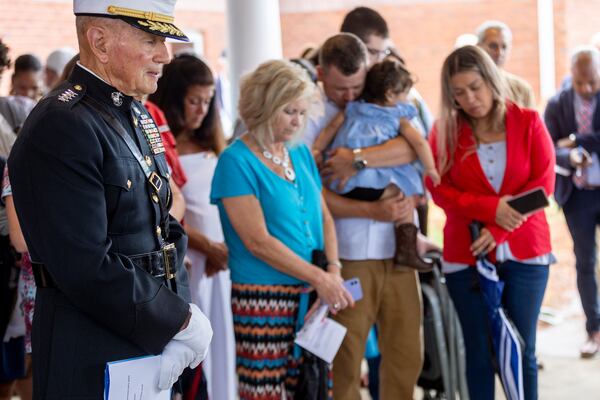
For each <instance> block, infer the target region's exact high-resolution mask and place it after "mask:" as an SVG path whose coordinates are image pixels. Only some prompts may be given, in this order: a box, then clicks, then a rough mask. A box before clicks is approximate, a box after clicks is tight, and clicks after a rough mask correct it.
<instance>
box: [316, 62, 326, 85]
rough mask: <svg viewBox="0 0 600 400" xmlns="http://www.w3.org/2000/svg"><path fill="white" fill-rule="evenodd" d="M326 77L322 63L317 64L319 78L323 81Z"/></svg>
mask: <svg viewBox="0 0 600 400" xmlns="http://www.w3.org/2000/svg"><path fill="white" fill-rule="evenodd" d="M324 77H325V70H324V69H323V67H322V66H321V65H317V80H318V81H321V82H323V78H324Z"/></svg>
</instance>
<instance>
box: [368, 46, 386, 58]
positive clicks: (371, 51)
mask: <svg viewBox="0 0 600 400" xmlns="http://www.w3.org/2000/svg"><path fill="white" fill-rule="evenodd" d="M367 51H368V52H369V55H370V56H373V57H377V59H378V60H381V59H383V58H384V57H386V56H389V55H390V54H391V51H390V49H383V50H378V49H374V48H372V47H367Z"/></svg>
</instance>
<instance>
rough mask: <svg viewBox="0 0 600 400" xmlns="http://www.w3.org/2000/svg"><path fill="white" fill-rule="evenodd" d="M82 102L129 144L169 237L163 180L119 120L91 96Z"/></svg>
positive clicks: (167, 210)
mask: <svg viewBox="0 0 600 400" xmlns="http://www.w3.org/2000/svg"><path fill="white" fill-rule="evenodd" d="M82 101H83V102H84V103H86V104H88V105H89V106H90V107H92V108H93V109H94V110H96V111H97V112H98V113H99V114H100V116H101V117H102V119H104V121H105V122H106V123H107V124H108V125H110V127H111V128H113V129H114V130H116V131H117V132H118V133H119V136H121V138H122V139H123V140H124V141H125V144H127V147H128V148H129V151H130V152H131V154H133V157H134V158H135V159H136V160H137V162H138V164H139V165H140V167H142V170H143V171H144V175H146V179H147V181H148V184H149V185H150V187H151V188H152V190H153V191H154V195H156V196H157V197H158V205H159V207H160V213H161V221H162V224H161V225H163V226H162V232H163V233H164V237H165V238H166V237H169V208H168V207H167V204H166V203H165V202H163V200H162V197H161V196H160V189H161V188H162V185H163V180H162V178H161V177H160V176H159V175H158V174H157V173H156V172H154V171H152V170H151V169H150V167H149V166H148V164H146V161H145V160H144V157H143V156H142V153H141V152H140V149H139V148H138V146H137V144H136V143H135V142H134V141H133V138H132V137H131V136H130V135H129V133H128V132H127V131H126V130H125V128H124V127H123V125H122V124H121V122H120V121H119V120H118V119H117V118H115V117H114V116H113V115H111V114H110V113H109V112H107V111H106V110H105V109H104V108H103V106H102V105H101V104H100V103H99V102H98V101H96V100H94V99H93V98H91V97H90V96H86V97H84V98H83V99H82ZM166 190H167V191H168V190H169V188H166Z"/></svg>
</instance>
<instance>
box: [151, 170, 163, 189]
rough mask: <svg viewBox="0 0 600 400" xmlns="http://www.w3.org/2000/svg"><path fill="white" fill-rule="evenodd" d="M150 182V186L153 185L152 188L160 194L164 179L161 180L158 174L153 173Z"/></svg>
mask: <svg viewBox="0 0 600 400" xmlns="http://www.w3.org/2000/svg"><path fill="white" fill-rule="evenodd" d="M148 182H150V185H152V187H153V188H154V190H156V192H157V193H158V192H160V188H161V187H162V184H163V181H162V179H160V176H158V174H157V173H156V172H152V173H151V174H150V177H149V178H148Z"/></svg>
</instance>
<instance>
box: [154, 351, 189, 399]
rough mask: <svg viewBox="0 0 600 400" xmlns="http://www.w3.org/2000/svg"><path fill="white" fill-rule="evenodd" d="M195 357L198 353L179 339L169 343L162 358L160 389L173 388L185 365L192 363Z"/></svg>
mask: <svg viewBox="0 0 600 400" xmlns="http://www.w3.org/2000/svg"><path fill="white" fill-rule="evenodd" d="M195 358H196V353H195V352H194V351H193V350H192V349H191V348H190V347H188V346H186V345H185V344H183V343H181V342H179V341H177V340H171V341H170V342H169V343H167V345H166V346H165V348H164V350H163V352H162V356H161V359H160V374H159V376H158V388H159V389H160V390H167V389H171V386H173V384H174V383H175V382H177V379H178V378H179V375H181V374H182V373H183V370H184V369H185V367H187V366H188V365H190V364H191V363H192V362H193V361H194V359H195Z"/></svg>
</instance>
